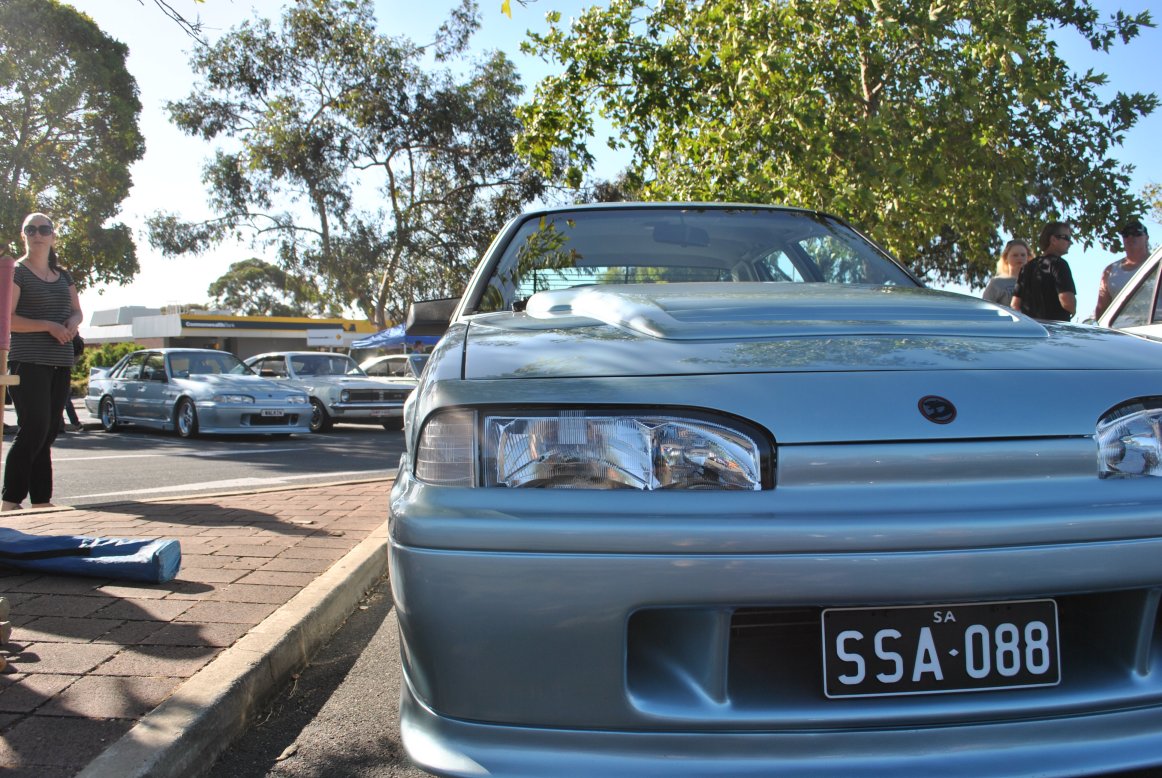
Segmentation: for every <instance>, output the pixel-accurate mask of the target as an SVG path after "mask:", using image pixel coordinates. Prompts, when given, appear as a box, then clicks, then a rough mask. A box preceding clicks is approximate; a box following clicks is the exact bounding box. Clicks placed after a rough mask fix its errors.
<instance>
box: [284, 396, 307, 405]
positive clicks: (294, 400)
mask: <svg viewBox="0 0 1162 778" xmlns="http://www.w3.org/2000/svg"><path fill="white" fill-rule="evenodd" d="M286 401H287V402H288V403H290V404H291V405H306V404H307V396H306V395H305V394H292V395H291V396H290V397H287V398H286Z"/></svg>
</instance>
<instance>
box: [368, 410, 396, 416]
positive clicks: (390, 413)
mask: <svg viewBox="0 0 1162 778" xmlns="http://www.w3.org/2000/svg"><path fill="white" fill-rule="evenodd" d="M396 413H397V412H396V411H372V412H371V415H372V416H374V417H376V418H379V417H381V416H394V415H396Z"/></svg>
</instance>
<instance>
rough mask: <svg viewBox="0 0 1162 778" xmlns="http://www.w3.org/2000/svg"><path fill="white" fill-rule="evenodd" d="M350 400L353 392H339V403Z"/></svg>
mask: <svg viewBox="0 0 1162 778" xmlns="http://www.w3.org/2000/svg"><path fill="white" fill-rule="evenodd" d="M350 399H351V392H349V391H348V390H346V389H344V390H343V391H341V392H339V402H341V403H345V402H347V401H348V400H350Z"/></svg>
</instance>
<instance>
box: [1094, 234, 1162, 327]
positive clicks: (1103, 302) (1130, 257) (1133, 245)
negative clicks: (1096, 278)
mask: <svg viewBox="0 0 1162 778" xmlns="http://www.w3.org/2000/svg"><path fill="white" fill-rule="evenodd" d="M1118 232H1119V233H1121V236H1122V247H1123V248H1124V249H1125V251H1126V256H1124V257H1122V258H1121V259H1119V260H1118V261H1117V262H1111V263H1110V264H1109V265H1107V266H1106V269H1105V270H1103V271H1102V274H1101V282H1100V284H1099V285H1098V288H1097V308H1095V309H1094V312H1093V318H1095V319H1096V318H1098V317H1099V316H1101V315H1102V313H1104V312H1105V309H1106V308H1107V307H1109V304H1110V303H1111V302H1113V300H1114V298H1115V297H1117V296H1118V292H1120V291H1122V287H1124V286H1125V285H1126V282H1127V281H1129V280H1130V279H1131V278H1132V277H1133V275H1134V273H1137V272H1138V268H1140V267H1141V266H1142V263H1143V262H1145V261H1146V258H1147V257H1148V256H1150V235H1149V233H1148V232H1146V226H1145V225H1144V224H1142V222H1140V221H1138V220H1137V219H1131V220H1130V221H1128V222H1126V223H1125V224H1124V225H1123V226H1122V228H1121V229H1120V230H1118Z"/></svg>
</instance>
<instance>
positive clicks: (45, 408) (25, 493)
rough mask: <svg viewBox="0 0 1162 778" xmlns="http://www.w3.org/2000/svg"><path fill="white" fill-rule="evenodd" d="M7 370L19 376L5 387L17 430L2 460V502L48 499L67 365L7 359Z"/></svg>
mask: <svg viewBox="0 0 1162 778" xmlns="http://www.w3.org/2000/svg"><path fill="white" fill-rule="evenodd" d="M8 372H9V373H12V374H13V375H18V376H20V385H19V386H13V387H9V391H11V392H12V404H13V405H14V406H16V423H17V424H19V425H20V431H19V432H17V433H16V439H15V440H13V441H12V445H11V447H9V449H8V457H7V458H6V459H5V460H4V494H3V498H4V501H5V502H15V503H20V502H24V498H25V497H29V498H30V499H31V502H33V503H45V502H48V501H49V500H51V499H52V443H53V441H54V440H56V435H57V429H58V428H59V425H60V419H61V413H62V411H63V410H64V405H65V401H66V400H68V397H69V374H70V373H71V372H72V371H71V370H70V368H67V367H53V366H51V365H38V364H35V363H32V362H9V363H8Z"/></svg>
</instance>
